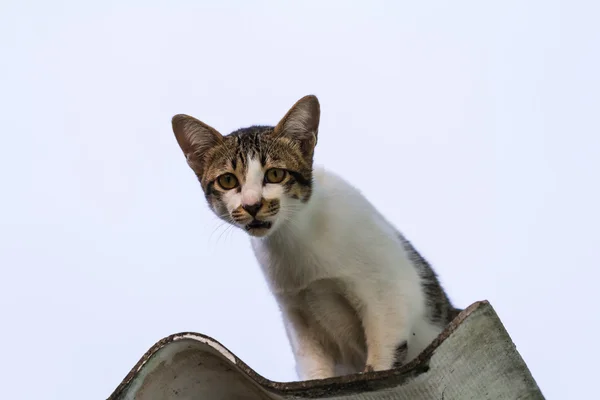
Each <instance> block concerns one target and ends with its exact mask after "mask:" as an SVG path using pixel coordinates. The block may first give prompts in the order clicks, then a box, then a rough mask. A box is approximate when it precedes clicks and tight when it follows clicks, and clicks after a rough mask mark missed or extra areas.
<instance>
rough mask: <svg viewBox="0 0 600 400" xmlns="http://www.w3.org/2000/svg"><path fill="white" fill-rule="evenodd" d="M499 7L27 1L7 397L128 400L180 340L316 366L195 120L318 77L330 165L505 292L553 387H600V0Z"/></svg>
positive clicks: (524, 349)
mask: <svg viewBox="0 0 600 400" xmlns="http://www.w3.org/2000/svg"><path fill="white" fill-rule="evenodd" d="M491 3H492V2H482V1H464V2H460V3H457V2H443V1H439V2H416V1H410V2H408V1H407V2H402V4H400V2H395V1H388V2H383V1H368V2H367V1H364V2H360V3H359V2H349V1H327V2H324V1H321V2H319V1H304V2H302V3H301V2H293V3H292V2H274V1H273V2H256V1H254V2H250V1H241V0H240V1H227V2H221V3H218V4H219V5H218V6H217V5H216V4H217V2H210V3H209V2H205V1H191V0H190V1H179V2H173V1H169V2H167V1H163V2H158V1H152V0H143V1H141V0H139V1H101V2H100V1H98V2H94V3H92V2H81V1H77V2H76V1H70V2H66V1H60V0H55V1H51V2H50V1H22V0H19V1H16V0H8V1H7V0H4V1H2V3H1V4H0V51H1V54H2V57H1V59H0V88H1V89H0V127H1V128H0V129H1V141H0V182H1V184H2V192H1V193H2V197H1V200H0V202H1V214H0V266H1V268H2V275H1V276H2V278H1V279H0V288H1V291H0V305H1V310H2V319H1V320H2V327H1V330H0V343H2V345H3V354H4V357H3V358H4V362H3V363H2V364H1V365H0V376H2V381H5V382H6V383H5V384H3V385H2V386H3V389H2V397H3V398H6V399H61V400H70V399H81V398H89V399H102V398H106V397H107V396H108V395H109V394H110V393H111V392H112V390H113V389H114V388H115V387H116V386H117V385H118V384H119V382H120V381H121V379H122V378H123V377H124V376H125V375H126V373H127V372H128V371H129V369H130V368H131V367H132V366H133V365H134V363H135V362H136V361H137V360H138V359H139V358H140V357H141V356H142V354H143V353H144V352H145V351H146V350H147V349H148V348H149V347H150V346H151V345H152V344H153V343H154V342H156V341H157V340H159V339H160V338H162V337H164V336H166V335H169V334H171V333H175V332H179V331H196V332H201V333H205V334H208V335H211V336H213V337H215V338H216V339H217V340H219V341H220V342H221V343H223V344H224V345H225V346H226V347H228V348H229V349H230V350H232V351H233V352H234V353H236V354H237V355H238V356H239V357H241V358H242V359H244V360H245V361H246V362H247V363H248V364H249V365H250V366H251V367H253V368H255V369H256V370H257V371H258V372H259V373H261V374H262V375H264V376H265V377H267V378H270V379H273V380H279V381H285V380H294V379H295V373H294V367H293V359H292V355H291V352H290V350H289V346H288V343H287V339H286V337H285V334H284V331H283V328H282V324H281V322H280V320H279V315H278V312H277V308H276V306H275V303H274V300H273V299H272V298H271V296H270V294H269V292H268V290H267V287H266V285H265V283H264V282H263V278H262V275H261V273H260V271H259V269H258V266H257V264H256V262H255V260H254V258H253V255H252V253H251V250H250V247H249V244H248V242H247V239H246V236H245V234H244V233H243V232H241V231H239V232H238V231H234V230H225V229H224V227H221V228H218V226H219V223H218V221H217V219H216V217H213V215H212V214H211V212H210V211H209V210H208V208H207V206H206V204H205V201H204V197H203V194H202V192H201V189H200V187H199V184H198V183H197V182H196V180H195V177H194V175H193V173H192V172H191V170H190V169H189V168H188V167H187V165H186V163H185V161H184V158H183V156H182V154H181V152H180V149H179V148H178V146H177V143H176V141H175V139H174V137H173V133H172V131H171V127H170V118H171V116H172V115H173V114H176V113H189V114H192V115H194V116H196V117H198V118H200V119H201V120H203V121H205V122H206V123H208V124H210V125H212V126H214V127H215V128H217V129H219V130H220V131H221V132H223V133H228V132H230V131H231V130H233V129H236V128H239V127H242V126H246V125H250V124H255V123H267V124H269V123H270V124H274V123H276V122H277V121H278V119H279V118H280V117H282V116H283V115H284V113H285V112H286V111H287V109H288V108H289V107H290V106H291V105H292V104H293V103H294V102H295V101H296V100H297V99H298V98H300V97H302V96H303V95H305V94H309V93H314V94H316V95H318V96H319V98H320V100H321V107H322V124H321V129H320V139H319V144H318V147H317V153H316V159H317V162H318V163H320V164H324V165H325V166H327V167H329V168H330V169H332V170H334V171H335V172H338V173H340V174H341V175H342V176H344V177H346V178H347V179H348V180H350V181H351V182H352V183H353V184H355V185H356V186H358V187H359V188H361V189H362V190H363V191H364V192H365V193H366V195H367V196H368V197H369V199H370V200H371V201H372V202H373V203H374V204H375V205H376V206H378V207H379V208H380V210H381V211H382V212H383V213H384V214H385V215H386V216H387V217H388V218H389V219H390V220H391V221H392V222H393V223H394V224H395V225H396V226H397V227H398V228H399V229H401V230H402V231H403V232H404V233H405V234H406V235H407V236H408V237H409V239H410V240H411V241H413V242H414V243H415V245H416V246H417V247H418V248H419V250H420V251H421V252H422V253H423V254H424V255H425V256H426V257H427V258H428V259H429V260H430V261H431V262H432V263H433V265H434V266H435V267H436V269H437V271H438V273H439V274H440V276H441V278H442V281H443V283H444V285H445V287H446V288H447V290H448V292H449V293H450V295H451V297H452V299H453V300H454V301H455V302H456V303H457V305H459V306H461V307H465V306H467V305H469V304H470V303H472V302H474V301H476V300H481V299H488V300H490V301H491V303H492V305H493V306H494V308H495V309H496V311H497V312H498V314H499V315H500V317H501V318H502V320H503V322H504V324H505V326H506V328H507V329H508V331H509V333H510V334H511V336H512V338H513V340H514V341H515V343H516V344H517V346H518V349H519V351H520V352H521V354H522V356H523V357H524V359H525V361H526V362H527V363H528V365H529V367H530V369H531V371H532V373H533V375H534V377H535V378H536V379H537V381H538V383H539V385H540V386H541V388H542V390H543V391H544V393H545V395H546V396H547V398H548V399H567V398H569V399H579V398H589V396H590V395H591V394H592V393H595V392H593V391H592V387H595V386H596V382H595V381H596V380H597V373H595V372H597V363H596V359H597V358H598V356H600V354H599V349H598V344H597V343H598V339H597V338H598V328H599V326H600V318H599V311H598V306H599V302H598V294H597V290H598V279H599V278H600V274H599V273H598V268H599V266H600V254H599V253H600V252H599V249H598V227H599V226H600V212H599V211H598V204H599V203H600V190H599V188H598V180H599V179H598V171H599V170H600V159H599V158H598V157H599V154H600V151H599V150H600V139H599V137H600V123H599V119H598V110H599V107H600V101H599V97H598V93H600V79H599V75H600V74H599V73H598V71H600V55H599V54H600V53H599V52H598V49H599V48H600V47H599V44H600V27H599V25H598V23H597V22H598V15H600V13H599V12H600V5H599V3H598V2H592V1H589V2H583V1H548V0H546V1H533V0H530V1H526V2H525V1H513V0H511V1H502V2H500V1H497V2H494V4H493V5H492V4H491ZM209 4H210V5H209ZM586 395H587V396H586Z"/></svg>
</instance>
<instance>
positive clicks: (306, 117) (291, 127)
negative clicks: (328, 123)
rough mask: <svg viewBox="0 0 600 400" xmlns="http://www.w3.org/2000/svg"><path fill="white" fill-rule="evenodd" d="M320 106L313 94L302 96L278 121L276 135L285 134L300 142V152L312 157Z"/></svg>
mask: <svg viewBox="0 0 600 400" xmlns="http://www.w3.org/2000/svg"><path fill="white" fill-rule="evenodd" d="M320 117H321V107H320V105H319V100H318V99H317V97H316V96H314V95H308V96H304V97H303V98H301V99H300V100H298V101H297V102H296V104H294V105H293V106H292V108H290V110H289V111H288V112H287V114H285V116H284V117H283V118H282V119H281V121H279V123H278V124H277V126H276V127H275V130H274V132H273V133H274V135H275V136H276V137H281V136H287V137H289V138H290V139H293V140H296V141H298V142H299V143H300V149H301V150H302V153H303V154H304V155H305V156H307V157H311V158H312V154H313V151H314V148H315V145H316V144H317V136H318V132H319V119H320Z"/></svg>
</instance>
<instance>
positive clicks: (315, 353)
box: [284, 309, 335, 381]
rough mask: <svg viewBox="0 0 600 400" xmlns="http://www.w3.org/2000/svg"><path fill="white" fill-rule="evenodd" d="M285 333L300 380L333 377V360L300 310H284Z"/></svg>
mask: <svg viewBox="0 0 600 400" xmlns="http://www.w3.org/2000/svg"><path fill="white" fill-rule="evenodd" d="M284 322H285V328H286V332H287V334H288V337H289V339H290V343H291V345H292V350H293V352H294V358H295V359H296V371H297V373H298V377H299V378H300V379H301V380H304V381H306V380H311V379H325V378H331V377H333V376H335V360H334V359H333V356H332V355H331V353H330V352H328V351H327V349H326V348H325V346H323V344H322V343H321V341H320V340H319V338H318V337H317V334H316V332H315V331H314V330H313V329H311V327H310V325H309V324H308V322H307V319H306V317H305V316H304V315H303V314H302V312H301V311H300V310H297V309H291V310H285V312H284Z"/></svg>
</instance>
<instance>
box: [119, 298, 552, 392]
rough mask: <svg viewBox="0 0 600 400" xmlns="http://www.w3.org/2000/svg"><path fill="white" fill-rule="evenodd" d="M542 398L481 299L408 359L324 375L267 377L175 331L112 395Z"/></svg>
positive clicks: (212, 344) (197, 337)
mask: <svg viewBox="0 0 600 400" xmlns="http://www.w3.org/2000/svg"><path fill="white" fill-rule="evenodd" d="M543 398H544V397H543V395H542V393H541V391H540V389H539V388H538V386H537V384H536V382H535V380H534V379H533V377H532V375H531V373H530V371H529V369H528V368H527V365H526V364H525V362H524V361H523V359H522V358H521V356H520V355H519V353H518V352H517V349H516V347H515V345H514V343H513V342H512V340H511V338H510V336H509V335H508V333H507V331H506V330H505V328H504V326H503V325H502V322H501V321H500V318H498V315H497V314H496V312H495V311H494V309H493V308H492V306H491V305H490V304H489V303H488V302H487V301H480V302H476V303H474V304H472V305H471V306H469V307H468V308H467V309H465V310H464V311H462V312H461V313H460V314H459V315H458V316H457V317H456V318H455V319H454V320H453V321H452V322H451V323H450V324H449V325H448V326H447V327H446V329H445V330H444V331H443V332H442V333H441V334H440V335H439V336H438V338H437V339H435V340H434V341H433V342H432V343H431V344H430V345H429V346H428V347H427V348H426V349H425V350H424V351H423V352H422V353H421V354H420V355H419V356H418V357H417V358H416V359H414V360H413V361H411V362H410V363H408V364H406V365H404V366H402V367H400V368H396V369H392V370H389V371H378V372H369V373H364V374H354V375H347V376H342V377H337V378H330V379H323V380H313V381H304V382H288V383H282V382H274V381H270V380H268V379H265V378H264V377H262V376H260V375H259V374H258V373H256V372H255V371H254V370H253V369H251V368H250V367H248V365H246V363H244V362H243V361H242V360H240V359H239V358H238V357H236V356H235V354H233V353H232V352H230V351H229V350H227V348H225V346H223V345H222V344H220V343H219V342H217V341H216V340H214V339H212V338H210V337H208V336H205V335H201V334H199V333H192V332H184V333H177V334H174V335H171V336H168V337H166V338H164V339H162V340H160V341H159V342H158V343H156V344H155V345H154V346H152V348H150V350H148V352H146V354H145V355H144V356H143V357H142V358H141V359H140V361H139V362H138V363H137V364H136V365H135V366H134V367H133V369H132V370H131V371H130V372H129V374H128V375H127V376H126V377H125V379H124V380H123V382H121V384H120V385H119V386H118V387H117V388H116V389H115V391H114V392H113V393H112V395H111V396H110V397H109V400H134V399H135V400H199V399H214V400H221V399H222V400H231V399H238V400H254V399H256V400H288V399H332V400H333V399H356V400H384V399H385V400H390V399H407V400H408V399H423V400H434V399H435V400H440V399H443V400H451V399H461V400H465V399H476V400H480V399H481V400H483V399H511V400H512V399H543Z"/></svg>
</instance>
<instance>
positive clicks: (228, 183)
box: [217, 173, 238, 190]
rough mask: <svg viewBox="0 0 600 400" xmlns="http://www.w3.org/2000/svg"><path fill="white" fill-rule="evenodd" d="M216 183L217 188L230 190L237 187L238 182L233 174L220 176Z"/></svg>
mask: <svg viewBox="0 0 600 400" xmlns="http://www.w3.org/2000/svg"><path fill="white" fill-rule="evenodd" d="M217 181H218V182H219V186H221V187H222V188H223V189H225V190H231V189H233V188H235V187H237V185H238V180H237V178H236V177H235V175H234V174H231V173H227V174H223V175H221V176H220V177H219V178H218V179H217Z"/></svg>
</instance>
